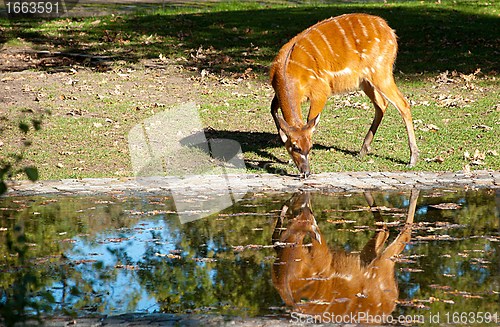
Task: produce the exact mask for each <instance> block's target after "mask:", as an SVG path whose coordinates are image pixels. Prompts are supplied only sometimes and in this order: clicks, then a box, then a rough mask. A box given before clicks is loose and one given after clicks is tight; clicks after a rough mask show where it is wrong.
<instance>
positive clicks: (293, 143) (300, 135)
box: [278, 115, 320, 178]
mask: <svg viewBox="0 0 500 327" xmlns="http://www.w3.org/2000/svg"><path fill="white" fill-rule="evenodd" d="M319 116H320V115H317V116H316V117H315V118H313V119H310V120H309V121H308V122H307V124H305V125H304V126H302V127H295V126H291V125H289V124H288V123H287V122H286V121H285V120H284V119H283V118H281V117H278V122H279V134H280V137H281V140H282V141H283V143H285V148H286V150H287V151H288V153H289V154H290V156H291V157H292V160H293V162H294V163H295V165H296V166H297V168H298V169H299V171H300V174H301V175H302V177H303V178H307V177H308V176H309V175H310V174H311V169H310V168H309V158H308V157H309V152H310V151H311V148H312V146H313V143H312V134H313V132H314V130H315V128H316V125H318V123H319Z"/></svg>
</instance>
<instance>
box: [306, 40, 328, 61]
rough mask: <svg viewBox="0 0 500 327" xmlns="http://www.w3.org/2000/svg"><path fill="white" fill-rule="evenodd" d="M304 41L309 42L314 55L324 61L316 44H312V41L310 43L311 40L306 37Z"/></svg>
mask: <svg viewBox="0 0 500 327" xmlns="http://www.w3.org/2000/svg"><path fill="white" fill-rule="evenodd" d="M306 40H307V41H308V42H309V44H310V45H311V46H312V47H313V49H314V51H316V53H317V54H318V57H319V56H320V57H321V59H322V60H323V61H324V60H325V58H323V54H322V53H321V51H320V50H319V49H318V47H317V46H316V44H314V42H313V41H311V38H310V37H308V38H306ZM318 57H317V58H318ZM318 59H319V58H318Z"/></svg>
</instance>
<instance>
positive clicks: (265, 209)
mask: <svg viewBox="0 0 500 327" xmlns="http://www.w3.org/2000/svg"><path fill="white" fill-rule="evenodd" d="M417 197H418V199H417ZM499 198H500V193H499V192H498V190H497V191H496V192H495V190H486V189H482V190H469V191H464V190H433V191H421V192H420V193H418V192H416V191H414V192H413V193H412V194H410V192H409V191H408V192H406V191H405V192H383V193H382V192H372V193H366V194H363V193H354V194H347V193H296V194H276V193H273V194H265V193H262V194H261V193H253V194H247V195H246V196H245V197H244V198H243V200H241V201H239V202H238V203H237V204H236V205H234V206H233V207H230V208H227V209H225V210H224V211H222V212H220V213H218V214H215V215H212V216H210V217H206V218H203V219H198V220H195V221H192V222H189V223H185V224H181V223H180V221H179V219H178V217H177V215H176V213H175V208H174V205H173V201H172V199H171V198H170V197H168V196H160V195H158V196H143V197H130V196H100V197H90V196H85V197H7V198H0V209H1V211H0V313H1V314H2V316H3V317H4V318H5V319H6V320H8V319H17V318H16V317H11V316H9V314H14V315H22V314H27V315H34V314H36V313H37V312H40V313H41V314H43V315H49V316H53V315H55V316H58V315H77V316H87V315H95V314H99V315H100V314H106V315H117V314H122V313H130V312H139V313H154V312H166V313H212V314H225V315H239V316H251V317H254V316H272V317H278V318H283V319H290V318H291V317H296V316H295V314H296V313H301V314H321V313H323V312H327V313H329V314H331V315H332V316H330V317H333V316H336V317H341V316H342V315H346V314H352V312H357V311H362V312H370V313H371V314H372V315H373V317H380V316H382V315H391V316H392V317H404V318H405V319H407V320H411V322H413V323H418V322H419V320H420V319H425V321H429V319H431V317H432V316H434V317H436V315H439V317H440V322H443V321H446V320H445V319H448V321H452V322H453V321H455V320H453V319H458V321H459V320H460V319H461V318H460V316H459V314H462V313H467V314H469V313H471V316H472V315H474V318H478V316H477V313H478V312H483V313H484V314H488V315H490V316H488V317H494V316H492V315H494V314H496V313H497V312H498V311H499V291H500V287H499V284H500V281H499V270H500V267H499V266H500V262H499V242H500V233H499V218H498V210H499V209H498V207H499V205H498V201H499ZM193 201H194V202H198V201H211V199H210V198H206V197H203V198H195V199H193ZM413 213H414V214H413ZM292 312H293V314H292ZM484 314H483V315H484ZM9 317H10V318H9ZM297 317H299V316H297ZM300 317H303V316H300ZM325 317H326V316H325ZM485 317H486V316H485ZM297 319H298V318H297ZM466 319H470V317H468V318H466ZM483 320H484V319H483ZM467 321H468V322H470V320H467Z"/></svg>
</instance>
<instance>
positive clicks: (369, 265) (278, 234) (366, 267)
mask: <svg viewBox="0 0 500 327" xmlns="http://www.w3.org/2000/svg"><path fill="white" fill-rule="evenodd" d="M418 194H419V192H418V191H412V193H411V197H410V206H409V209H408V215H407V218H406V224H405V227H404V228H403V230H402V231H401V232H400V233H399V235H398V236H397V237H396V239H395V240H394V241H393V242H392V243H391V244H389V245H388V246H387V247H386V248H385V249H383V248H384V244H385V242H386V241H387V238H388V237H389V231H388V230H387V228H384V229H382V230H381V231H379V232H377V234H375V235H374V237H373V238H372V239H371V240H370V241H368V243H367V244H366V245H365V246H364V248H363V250H362V251H361V252H360V253H347V252H346V251H344V250H343V249H342V250H333V249H330V248H329V247H328V246H327V244H326V242H325V240H324V238H323V236H322V233H321V231H320V229H319V227H318V226H317V224H316V221H315V219H314V215H313V212H312V209H311V207H310V201H309V194H308V193H298V194H296V195H294V197H292V199H291V200H290V202H291V204H290V208H289V207H288V206H286V205H285V206H284V207H283V209H282V214H281V215H280V218H279V221H278V222H277V224H276V228H275V231H274V233H273V242H274V244H275V245H277V247H276V249H277V250H276V252H277V258H276V261H275V263H274V265H273V267H272V281H273V284H274V286H275V288H276V289H277V290H278V292H279V293H280V296H281V298H282V299H283V301H284V302H285V303H286V305H288V306H291V307H292V309H293V312H298V313H301V314H306V315H311V316H313V317H318V316H320V317H326V316H325V315H324V314H325V313H329V314H330V317H331V316H332V315H336V316H339V317H359V318H360V319H361V318H362V317H368V316H378V317H381V316H383V315H385V316H388V315H390V313H391V312H392V311H393V310H394V309H395V306H396V300H397V299H398V296H399V291H398V287H397V283H396V279H395V275H394V265H395V262H394V261H393V260H392V257H394V256H396V255H399V254H400V253H401V252H402V251H403V249H404V248H405V245H406V243H408V242H409V241H410V237H411V226H412V224H413V218H414V215H415V208H416V203H417V198H418ZM366 198H367V200H368V203H369V204H370V207H372V212H373V214H374V216H375V218H376V219H377V220H379V219H381V218H380V212H378V211H376V210H375V209H373V207H374V204H373V200H372V198H371V196H370V195H369V194H367V195H366ZM285 217H288V218H289V220H288V225H287V227H286V229H285V228H283V225H284V219H285ZM277 242H279V243H277ZM306 242H307V243H309V244H306ZM359 313H364V315H359ZM323 322H325V321H323ZM326 322H328V321H326ZM344 322H345V323H349V322H351V323H364V322H367V321H344Z"/></svg>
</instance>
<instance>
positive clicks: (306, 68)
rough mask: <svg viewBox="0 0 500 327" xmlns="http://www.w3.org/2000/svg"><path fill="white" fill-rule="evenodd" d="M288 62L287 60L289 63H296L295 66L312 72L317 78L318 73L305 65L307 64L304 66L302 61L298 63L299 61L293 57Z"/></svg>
mask: <svg viewBox="0 0 500 327" xmlns="http://www.w3.org/2000/svg"><path fill="white" fill-rule="evenodd" d="M288 62H289V63H291V64H294V65H297V66H299V67H300V68H302V69H305V70H307V71H308V72H311V73H312V74H313V75H314V76H315V77H316V78H318V74H317V73H316V72H315V71H314V70H313V69H311V68H309V67H307V66H306V65H304V64H303V63H300V62H298V61H295V60H293V59H290V60H289V61H288Z"/></svg>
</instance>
